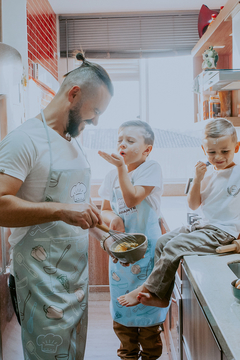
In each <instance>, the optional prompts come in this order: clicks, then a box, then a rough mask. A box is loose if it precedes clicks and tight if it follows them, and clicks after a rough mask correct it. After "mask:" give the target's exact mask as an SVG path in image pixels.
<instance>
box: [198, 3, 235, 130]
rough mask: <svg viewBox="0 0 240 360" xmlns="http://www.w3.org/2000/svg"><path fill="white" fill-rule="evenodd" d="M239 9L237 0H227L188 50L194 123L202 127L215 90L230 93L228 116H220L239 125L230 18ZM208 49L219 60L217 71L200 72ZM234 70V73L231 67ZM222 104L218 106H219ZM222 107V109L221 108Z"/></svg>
mask: <svg viewBox="0 0 240 360" xmlns="http://www.w3.org/2000/svg"><path fill="white" fill-rule="evenodd" d="M239 10H240V4H239V1H237V0H228V1H227V3H226V4H225V6H224V8H223V9H222V10H221V11H220V13H219V14H218V16H217V18H216V20H215V21H214V22H213V23H212V24H211V26H210V27H209V28H208V29H207V31H206V32H205V33H204V35H203V36H202V37H201V39H200V40H199V41H198V43H197V44H196V45H195V47H194V48H193V50H192V57H193V78H194V85H193V88H194V122H195V123H200V124H199V125H200V128H201V125H204V122H203V120H208V119H209V117H210V114H209V113H208V115H207V116H206V107H207V106H209V105H208V104H209V100H210V97H211V96H214V95H217V94H218V92H219V91H221V92H222V91H223V92H229V91H230V99H231V103H230V115H225V114H223V115H221V116H223V117H226V118H227V119H228V120H230V121H231V122H232V123H233V125H234V126H240V117H238V105H239V104H240V70H239V67H240V66H239V64H238V61H235V63H233V50H234V46H236V45H235V42H236V41H235V40H236V39H235V37H236V35H237V36H239V34H236V32H234V31H233V26H232V23H233V18H234V17H235V16H236V14H237V13H238V11H239ZM209 46H213V47H214V49H215V50H216V51H217V53H218V56H219V60H218V62H217V69H216V70H214V69H211V70H205V71H202V62H203V58H202V54H203V53H204V51H205V50H206V49H208V48H209ZM234 66H235V67H237V68H238V69H236V70H234V69H233V68H234ZM221 105H222V104H221ZM222 107H223V106H222Z"/></svg>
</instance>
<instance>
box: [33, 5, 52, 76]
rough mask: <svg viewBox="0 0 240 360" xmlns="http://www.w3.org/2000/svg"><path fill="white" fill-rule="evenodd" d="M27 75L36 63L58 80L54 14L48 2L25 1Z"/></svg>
mask: <svg viewBox="0 0 240 360" xmlns="http://www.w3.org/2000/svg"><path fill="white" fill-rule="evenodd" d="M27 37H28V74H29V77H32V64H33V63H38V64H40V65H42V66H43V67H44V68H45V69H46V70H47V71H49V72H50V73H51V74H52V75H53V76H54V78H55V79H58V60H57V27H56V14H55V13H54V11H53V9H52V7H51V5H50V4H49V2H48V0H41V1H39V0H27Z"/></svg>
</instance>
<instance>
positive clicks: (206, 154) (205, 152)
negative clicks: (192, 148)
mask: <svg viewBox="0 0 240 360" xmlns="http://www.w3.org/2000/svg"><path fill="white" fill-rule="evenodd" d="M201 147H202V149H203V152H204V155H207V154H206V151H205V149H204V146H203V145H201Z"/></svg>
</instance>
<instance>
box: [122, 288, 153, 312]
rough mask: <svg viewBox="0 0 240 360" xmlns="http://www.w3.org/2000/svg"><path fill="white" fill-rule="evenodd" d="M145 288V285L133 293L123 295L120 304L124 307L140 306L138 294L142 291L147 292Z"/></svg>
mask: <svg viewBox="0 0 240 360" xmlns="http://www.w3.org/2000/svg"><path fill="white" fill-rule="evenodd" d="M145 290H146V289H145V287H144V286H143V285H141V286H139V287H138V288H137V289H135V290H133V291H131V292H130V293H128V294H126V295H122V296H119V297H118V302H119V304H120V305H122V306H126V307H129V306H135V305H138V304H139V303H140V301H139V300H138V298H137V297H138V294H139V292H141V291H145Z"/></svg>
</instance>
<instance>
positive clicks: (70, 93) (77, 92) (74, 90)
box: [68, 85, 81, 103]
mask: <svg viewBox="0 0 240 360" xmlns="http://www.w3.org/2000/svg"><path fill="white" fill-rule="evenodd" d="M80 94H81V88H80V87H79V86H77V85H74V86H73V87H72V88H71V89H70V90H69V91H68V101H69V102H70V103H72V102H73V100H74V98H75V97H76V96H77V95H80Z"/></svg>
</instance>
